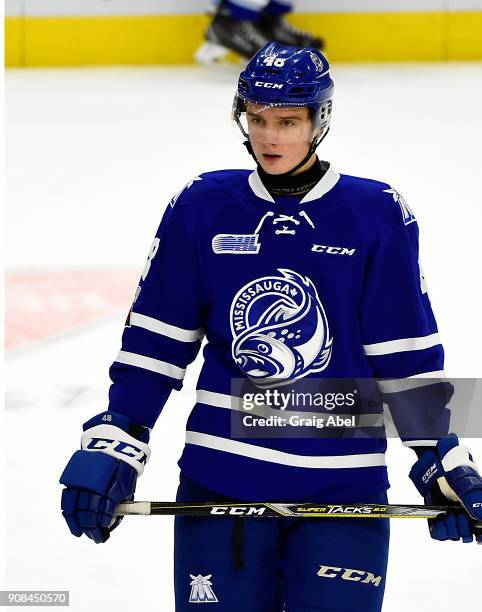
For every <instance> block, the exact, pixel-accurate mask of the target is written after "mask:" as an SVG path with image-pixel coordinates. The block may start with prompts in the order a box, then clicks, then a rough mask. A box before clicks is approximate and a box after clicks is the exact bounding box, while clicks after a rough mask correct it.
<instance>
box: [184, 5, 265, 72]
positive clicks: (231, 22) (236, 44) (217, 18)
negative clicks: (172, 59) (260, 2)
mask: <svg viewBox="0 0 482 612" xmlns="http://www.w3.org/2000/svg"><path fill="white" fill-rule="evenodd" d="M204 36H205V38H206V42H205V43H204V44H203V45H202V46H201V47H200V48H199V49H198V51H197V52H196V54H195V56H194V57H195V59H196V61H197V62H199V63H200V64H207V65H211V64H213V63H216V62H221V61H222V60H225V59H226V58H227V56H228V55H229V53H230V52H234V53H236V54H237V55H240V56H241V57H242V58H245V59H250V58H251V57H252V56H253V55H254V54H255V53H257V52H258V51H259V50H260V49H261V47H263V46H264V45H265V44H266V43H267V42H268V39H267V38H265V37H264V36H263V35H262V34H261V32H260V30H259V27H258V24H257V22H253V21H240V20H237V19H233V18H232V17H231V15H230V14H229V11H227V10H226V9H225V8H223V5H222V4H221V5H220V6H219V7H218V9H217V10H216V12H215V14H214V17H213V20H212V22H211V24H210V26H209V27H208V29H207V31H206V33H205V35H204Z"/></svg>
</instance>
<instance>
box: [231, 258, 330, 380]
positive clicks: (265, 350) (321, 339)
mask: <svg viewBox="0 0 482 612" xmlns="http://www.w3.org/2000/svg"><path fill="white" fill-rule="evenodd" d="M278 272H279V273H280V275H279V276H264V277H262V278H257V279H255V280H253V281H251V282H249V283H247V284H246V285H244V287H242V288H241V289H240V290H239V291H238V293H237V294H236V295H235V296H234V299H233V301H232V303H231V311H230V325H231V333H232V335H233V342H232V356H233V359H234V361H235V362H236V363H237V364H238V366H239V367H240V368H241V370H242V371H243V372H244V373H245V374H246V375H247V376H248V377H249V378H251V380H252V381H253V382H254V383H255V384H256V385H257V386H259V387H269V386H275V385H282V384H288V383H291V382H293V381H294V380H296V379H298V378H303V377H304V376H307V375H308V374H310V373H311V372H321V371H322V370H324V369H325V368H326V367H327V366H328V363H329V361H330V357H331V352H332V345H333V338H332V337H331V336H330V330H329V327H328V319H327V317H326V314H325V310H324V308H323V304H322V303H321V301H320V298H319V297H318V293H317V291H316V288H315V286H314V284H313V282H312V281H311V280H310V279H309V278H308V277H306V276H301V275H300V274H298V273H297V272H294V271H293V270H287V269H282V268H279V269H278Z"/></svg>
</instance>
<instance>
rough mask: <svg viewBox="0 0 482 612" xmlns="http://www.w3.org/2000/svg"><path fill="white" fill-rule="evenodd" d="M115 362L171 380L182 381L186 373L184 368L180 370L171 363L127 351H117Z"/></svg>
mask: <svg viewBox="0 0 482 612" xmlns="http://www.w3.org/2000/svg"><path fill="white" fill-rule="evenodd" d="M116 361H117V362H118V363H125V364H127V365H132V366H137V367H138V368H143V369H144V370H149V371H150V372H157V373H158V374H165V375H166V376H170V377H171V378H177V379H178V380H182V379H183V378H184V374H185V373H186V369H185V368H180V367H179V366H177V365H174V364H173V363H168V362H167V361H161V360H160V359H154V358H153V357H145V356H144V355H138V354H137V353H129V352H128V351H119V354H118V355H117V358H116Z"/></svg>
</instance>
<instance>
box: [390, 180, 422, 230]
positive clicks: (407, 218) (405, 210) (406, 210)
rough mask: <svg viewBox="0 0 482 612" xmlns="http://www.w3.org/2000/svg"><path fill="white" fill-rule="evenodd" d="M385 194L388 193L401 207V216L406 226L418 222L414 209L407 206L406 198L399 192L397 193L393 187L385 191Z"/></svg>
mask: <svg viewBox="0 0 482 612" xmlns="http://www.w3.org/2000/svg"><path fill="white" fill-rule="evenodd" d="M383 193H386V194H387V195H388V196H390V197H391V198H392V199H393V201H394V202H395V203H396V204H397V205H398V206H399V208H400V214H401V215H402V220H403V224H404V225H410V223H414V222H415V221H416V220H417V219H416V218H415V215H414V213H413V211H412V209H411V208H410V206H409V205H408V204H407V202H406V200H405V198H404V197H403V196H402V194H401V193H400V192H399V191H397V190H396V189H394V188H393V187H389V188H388V189H383Z"/></svg>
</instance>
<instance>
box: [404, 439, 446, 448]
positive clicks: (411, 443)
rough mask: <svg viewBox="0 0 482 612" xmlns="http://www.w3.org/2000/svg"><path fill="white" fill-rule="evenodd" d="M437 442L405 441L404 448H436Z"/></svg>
mask: <svg viewBox="0 0 482 612" xmlns="http://www.w3.org/2000/svg"><path fill="white" fill-rule="evenodd" d="M437 442H438V440H405V442H404V443H403V445H404V446H408V447H409V448H414V447H416V446H437Z"/></svg>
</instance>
